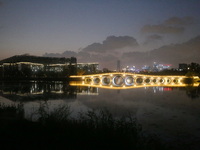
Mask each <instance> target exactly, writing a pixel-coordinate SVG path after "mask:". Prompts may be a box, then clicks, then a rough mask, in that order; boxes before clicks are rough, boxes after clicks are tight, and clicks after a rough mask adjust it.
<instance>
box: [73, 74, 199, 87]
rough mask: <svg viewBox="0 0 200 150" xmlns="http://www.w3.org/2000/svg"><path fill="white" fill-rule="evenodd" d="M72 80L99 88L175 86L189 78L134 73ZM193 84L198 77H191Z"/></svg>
mask: <svg viewBox="0 0 200 150" xmlns="http://www.w3.org/2000/svg"><path fill="white" fill-rule="evenodd" d="M70 78H77V79H79V80H80V81H84V83H86V84H90V85H99V86H114V87H130V86H135V85H166V84H167V85H170V84H171V85H174V84H177V85H178V84H181V83H183V82H184V81H185V80H186V79H188V77H187V76H174V75H168V76H165V75H144V74H133V73H123V72H118V73H117V72H116V73H103V74H91V75H81V76H70ZM189 78H190V79H192V81H193V82H196V81H198V80H199V77H198V76H192V77H189Z"/></svg>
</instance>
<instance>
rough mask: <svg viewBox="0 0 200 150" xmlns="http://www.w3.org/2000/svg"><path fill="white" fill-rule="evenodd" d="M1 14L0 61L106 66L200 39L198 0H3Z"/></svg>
mask: <svg viewBox="0 0 200 150" xmlns="http://www.w3.org/2000/svg"><path fill="white" fill-rule="evenodd" d="M0 14H1V15H0V51H1V56H0V59H4V58H6V57H11V56H13V55H21V54H25V53H28V54H30V55H36V56H48V55H49V54H51V55H54V56H56V55H58V54H60V56H61V55H63V53H65V55H63V56H67V55H78V58H80V60H81V61H84V60H88V59H87V57H85V56H86V55H88V54H89V55H91V56H92V57H93V56H94V58H95V59H96V60H98V61H99V62H100V63H101V61H102V62H106V60H107V59H109V58H110V59H112V58H113V60H116V59H119V58H122V56H125V55H124V54H125V53H130V52H147V51H151V50H154V49H157V48H159V47H162V46H164V45H170V44H171V43H174V44H177V43H184V42H186V41H188V40H190V39H191V38H194V37H196V36H198V35H200V26H199V23H200V16H199V14H200V1H198V0H191V1H187V0H174V1H170V0H166V1H164V0H141V1H140V0H126V1H122V0H119V1H115V0H109V1H106V0H101V1H98V0H94V1H90V0H84V1H80V0H76V1H72V0H67V1H65V0H57V1H55V0H48V2H45V1H42V0H18V1H16V0H10V1H7V0H0ZM96 56H98V58H97V57H96ZM107 63H109V62H107ZM115 64H116V62H115ZM105 66H106V64H105Z"/></svg>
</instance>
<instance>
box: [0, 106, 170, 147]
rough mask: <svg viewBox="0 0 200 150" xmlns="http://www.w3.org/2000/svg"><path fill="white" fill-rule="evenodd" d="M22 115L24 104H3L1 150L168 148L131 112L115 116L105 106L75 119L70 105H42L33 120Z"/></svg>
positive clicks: (0, 113)
mask: <svg viewBox="0 0 200 150" xmlns="http://www.w3.org/2000/svg"><path fill="white" fill-rule="evenodd" d="M23 114H24V110H23V106H22V105H18V106H14V105H13V106H5V105H3V104H1V105H0V121H1V124H0V141H1V146H0V147H1V148H2V149H36V148H37V149H61V148H62V149H134V150H158V149H162V150H164V149H167V148H166V146H164V145H163V144H162V142H161V141H160V140H159V138H158V137H157V136H155V135H145V134H144V133H143V131H142V127H141V125H140V124H138V122H137V120H136V119H135V118H133V117H132V116H131V115H124V116H122V117H120V118H118V119H116V118H114V117H113V116H112V114H111V113H110V112H109V111H108V110H106V109H103V110H92V111H87V112H86V113H82V112H80V113H79V115H78V117H77V118H72V117H71V116H70V114H71V111H70V108H69V107H68V106H60V107H58V108H57V109H54V110H53V111H51V112H49V111H48V109H46V107H44V106H41V107H40V108H39V109H38V111H37V112H36V114H32V116H30V119H25V118H24V117H23ZM33 115H37V116H38V117H37V119H35V120H34V121H33Z"/></svg>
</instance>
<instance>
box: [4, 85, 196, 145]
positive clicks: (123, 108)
mask: <svg viewBox="0 0 200 150" xmlns="http://www.w3.org/2000/svg"><path fill="white" fill-rule="evenodd" d="M199 95H200V88H199V87H192V86H186V87H162V86H159V87H140V88H134V89H104V88H96V87H91V86H86V87H76V86H70V85H69V84H68V83H63V82H56V81H55V82H36V81H32V82H23V83H22V82H15V83H13V82H12V83H9V82H1V85H0V103H5V104H19V103H21V104H23V105H24V109H25V117H26V118H29V117H30V115H31V114H32V113H33V112H34V111H36V110H37V109H38V108H39V106H41V105H44V106H48V107H49V108H50V110H51V109H54V108H56V107H57V106H59V105H69V106H70V108H71V111H72V116H73V117H76V116H77V113H78V112H85V111H87V110H88V109H89V110H90V109H99V108H100V109H101V108H106V109H108V110H109V111H110V112H111V113H112V114H113V115H114V116H116V117H117V116H121V115H122V114H126V113H131V114H132V115H133V116H134V117H136V118H137V120H138V122H139V123H140V124H141V125H142V127H143V131H144V132H145V133H147V134H157V135H158V136H160V138H162V139H164V140H165V141H167V142H170V143H173V142H176V143H177V145H178V144H180V145H179V146H181V145H184V144H186V145H188V144H190V145H191V147H192V146H194V148H195V147H197V146H198V143H199V142H200V126H199V125H200V97H199ZM32 117H33V116H32ZM35 117H36V116H35Z"/></svg>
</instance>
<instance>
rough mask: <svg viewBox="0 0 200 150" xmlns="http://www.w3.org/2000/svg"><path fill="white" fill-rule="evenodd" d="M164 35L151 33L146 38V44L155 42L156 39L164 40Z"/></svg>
mask: <svg viewBox="0 0 200 150" xmlns="http://www.w3.org/2000/svg"><path fill="white" fill-rule="evenodd" d="M162 39H163V37H162V36H160V35H157V34H153V35H150V36H148V37H147V38H146V41H145V42H144V44H145V45H146V44H149V43H154V42H156V41H162Z"/></svg>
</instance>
